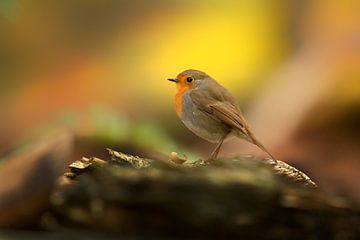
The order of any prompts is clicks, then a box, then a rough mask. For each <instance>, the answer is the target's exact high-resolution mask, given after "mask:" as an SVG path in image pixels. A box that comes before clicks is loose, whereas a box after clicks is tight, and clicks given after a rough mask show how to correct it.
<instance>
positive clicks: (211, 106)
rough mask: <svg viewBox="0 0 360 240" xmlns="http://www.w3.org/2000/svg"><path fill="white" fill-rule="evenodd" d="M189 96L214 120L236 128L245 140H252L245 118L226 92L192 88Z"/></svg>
mask: <svg viewBox="0 0 360 240" xmlns="http://www.w3.org/2000/svg"><path fill="white" fill-rule="evenodd" d="M225 91H226V90H225ZM191 98H192V101H193V103H194V104H195V105H196V106H197V107H198V108H199V109H200V110H202V111H204V112H206V113H207V114H208V115H209V116H210V117H212V118H214V119H215V120H217V121H220V122H223V123H224V124H226V125H228V126H229V127H231V128H233V129H236V130H238V131H239V132H240V133H241V134H242V135H243V136H244V138H245V139H246V140H248V141H250V142H252V138H251V133H249V130H248V126H247V124H246V122H245V119H244V118H243V117H242V114H241V111H240V109H239V108H238V107H237V106H236V105H235V103H234V102H235V101H234V99H233V98H232V96H231V95H230V94H229V93H228V92H225V93H224V92H221V91H219V92H209V91H203V90H194V91H192V92H191Z"/></svg>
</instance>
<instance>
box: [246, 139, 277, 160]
mask: <svg viewBox="0 0 360 240" xmlns="http://www.w3.org/2000/svg"><path fill="white" fill-rule="evenodd" d="M250 138H251V142H252V143H253V144H255V145H256V146H258V147H259V148H260V149H261V150H263V151H264V152H265V153H266V154H267V155H269V157H270V158H271V159H273V160H274V161H275V162H277V160H276V158H275V157H274V156H273V155H272V154H271V153H270V152H269V150H267V148H266V147H265V146H264V144H262V143H261V142H260V141H259V140H257V139H256V137H255V136H254V134H252V133H251V134H250Z"/></svg>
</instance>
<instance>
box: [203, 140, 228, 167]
mask: <svg viewBox="0 0 360 240" xmlns="http://www.w3.org/2000/svg"><path fill="white" fill-rule="evenodd" d="M226 137H227V134H226V135H225V136H224V137H222V138H221V139H220V141H219V143H218V144H217V146H216V147H215V149H214V151H213V152H212V153H211V155H210V158H209V159H208V161H209V160H210V161H211V160H216V158H217V156H218V154H219V152H220V148H221V145H222V144H223V142H224V140H225V139H226Z"/></svg>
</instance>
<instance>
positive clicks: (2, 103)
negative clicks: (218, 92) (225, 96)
mask: <svg viewBox="0 0 360 240" xmlns="http://www.w3.org/2000/svg"><path fill="white" fill-rule="evenodd" d="M359 13H360V1H358V0H344V1H335V0H328V1H320V0H319V1H308V0H304V1H296V0H294V1H291V0H287V1H285V0H255V1H231V0H228V1H225V0H224V1H215V0H196V1H190V0H169V1H161V0H152V1H148V0H116V1H115V0H86V1H85V0H79V1H70V0H63V1H46V0H34V1H26V0H1V1H0V72H1V74H0V80H1V87H0V110H1V112H0V113H1V118H0V156H6V155H8V154H9V153H11V152H12V151H13V150H14V149H17V148H19V147H21V146H23V145H26V144H27V143H29V142H31V141H33V139H34V138H36V137H39V136H42V135H46V134H48V133H49V132H52V131H57V130H58V129H64V128H66V129H71V130H72V131H73V132H74V133H75V137H76V144H77V145H76V146H75V150H76V154H74V156H73V158H74V159H75V158H79V157H80V156H83V155H87V156H93V155H96V156H99V155H100V156H101V154H103V155H106V152H105V150H104V149H105V148H106V147H113V148H114V149H117V150H121V151H124V152H128V153H132V152H134V153H137V154H145V155H146V153H147V152H148V151H159V152H162V153H164V154H169V153H170V152H172V151H177V152H179V153H181V154H182V153H184V154H187V155H188V156H189V157H190V158H197V157H206V156H208V154H210V152H211V150H212V148H213V147H214V145H212V144H210V143H207V142H205V141H204V140H202V139H200V138H198V137H197V136H195V135H194V134H192V133H191V132H190V131H188V130H187V129H186V128H185V127H184V126H183V125H182V123H181V121H180V120H179V119H178V118H177V116H176V114H175V111H174V95H175V92H176V88H175V86H174V85H173V84H172V83H170V82H168V81H166V79H167V78H169V77H175V76H176V75H177V74H178V73H179V72H181V71H183V70H185V69H189V68H194V69H199V70H202V71H205V72H207V73H208V74H209V75H211V76H212V77H214V78H215V79H217V80H218V81H219V82H220V83H221V84H223V85H224V86H225V87H227V88H228V89H229V90H230V91H231V92H232V93H233V94H234V95H235V96H236V97H237V99H238V101H239V104H240V106H241V107H242V109H243V112H244V114H245V116H246V118H247V119H248V121H249V123H250V125H252V127H253V129H254V131H255V133H256V134H257V136H258V138H259V139H260V140H261V141H262V142H263V143H264V144H265V145H266V146H267V148H268V149H270V151H271V152H272V153H273V154H274V155H275V156H276V157H277V158H278V159H281V160H282V161H285V162H287V163H289V164H291V165H294V166H295V167H298V168H299V169H301V170H303V171H305V172H306V173H307V174H308V175H309V176H310V177H311V178H313V180H314V181H315V182H317V183H318V184H319V185H320V187H321V188H323V189H325V190H327V191H334V192H338V193H343V194H346V195H351V196H354V197H357V198H358V199H360V187H359V186H360V174H359V172H360V158H359V156H360V147H359V146H360V136H359V133H360V131H359V130H360V14H359ZM221 154H222V155H229V156H231V155H236V154H258V155H261V154H263V153H261V152H259V151H258V150H257V149H256V148H255V147H253V146H250V145H249V144H246V143H243V142H241V141H237V140H232V141H229V142H227V143H226V144H225V146H224V148H223V149H222V151H221ZM74 159H71V160H74Z"/></svg>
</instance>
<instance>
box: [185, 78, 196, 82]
mask: <svg viewBox="0 0 360 240" xmlns="http://www.w3.org/2000/svg"><path fill="white" fill-rule="evenodd" d="M193 80H194V79H193V78H192V77H188V78H187V79H186V81H187V82H188V83H191V82H192V81H193Z"/></svg>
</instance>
